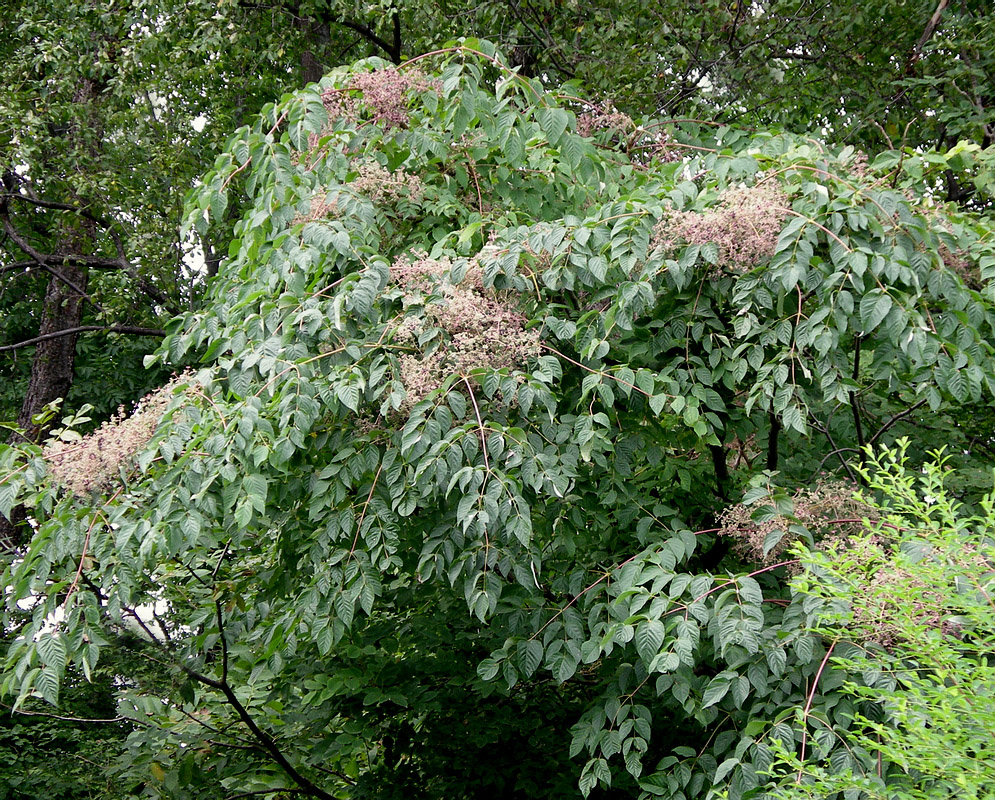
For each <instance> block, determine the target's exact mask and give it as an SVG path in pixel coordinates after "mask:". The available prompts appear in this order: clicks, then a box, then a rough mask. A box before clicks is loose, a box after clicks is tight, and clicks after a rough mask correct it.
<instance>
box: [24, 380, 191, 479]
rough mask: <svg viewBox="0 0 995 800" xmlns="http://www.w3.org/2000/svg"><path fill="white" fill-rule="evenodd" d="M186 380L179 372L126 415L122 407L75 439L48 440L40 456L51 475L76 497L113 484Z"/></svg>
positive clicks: (140, 447)
mask: <svg viewBox="0 0 995 800" xmlns="http://www.w3.org/2000/svg"><path fill="white" fill-rule="evenodd" d="M188 379H189V376H188V375H181V376H179V377H177V378H174V379H173V380H171V381H170V382H169V383H167V384H166V385H165V386H162V387H160V388H158V389H156V390H155V391H154V392H151V393H149V394H147V395H146V396H145V397H143V398H142V399H141V400H139V401H138V403H137V404H136V405H135V409H134V411H133V412H132V413H131V414H130V415H128V414H127V413H126V411H125V409H124V407H123V406H122V407H121V408H119V409H118V413H117V414H115V415H114V416H113V417H111V419H109V420H108V421H107V422H105V423H104V424H103V425H101V426H100V427H99V428H97V429H96V430H95V431H94V432H93V433H90V434H88V435H86V436H84V437H82V438H81V439H80V440H79V441H63V440H61V439H57V440H53V441H50V442H49V443H48V444H46V445H45V449H44V450H43V451H42V456H43V457H44V459H45V461H47V462H48V468H49V471H50V472H51V474H52V477H54V478H55V480H56V481H58V482H59V483H60V484H61V485H62V486H64V487H65V488H66V489H68V490H69V491H70V492H72V493H73V494H74V495H76V496H77V497H83V496H85V495H88V494H90V493H91V492H98V491H101V490H103V489H106V488H107V487H108V486H110V485H111V484H113V483H114V481H115V480H116V479H117V478H118V477H119V476H120V475H121V471H122V470H126V469H128V468H129V467H130V466H131V465H132V460H133V459H134V457H135V455H137V454H138V453H139V452H140V451H141V450H142V449H143V448H144V447H145V446H146V445H147V444H148V443H149V440H151V438H152V435H153V434H154V433H155V430H156V427H157V426H158V424H159V420H160V418H161V417H162V415H163V412H164V411H165V410H166V407H167V406H168V405H169V403H170V402H171V401H172V399H173V394H174V392H175V389H176V387H177V386H178V385H180V384H181V383H185V382H186V381H187V380H188Z"/></svg>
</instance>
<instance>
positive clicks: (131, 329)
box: [0, 325, 166, 353]
mask: <svg viewBox="0 0 995 800" xmlns="http://www.w3.org/2000/svg"><path fill="white" fill-rule="evenodd" d="M88 331H103V332H105V333H126V334H128V335H130V336H165V335H166V331H164V330H162V329H160V328H142V327H139V326H136V325H77V326H76V327H75V328H64V329H63V330H61V331H53V332H52V333H46V334H43V335H41V336H35V337H34V338H33V339H25V340H24V341H23V342H16V343H15V344H8V345H4V346H3V347H0V353H6V352H8V351H10V350H18V349H20V348H22V347H30V346H31V345H33V344H38V343H39V342H47V341H48V340H49V339H58V338H60V337H62V336H71V335H73V334H75V333H86V332H88Z"/></svg>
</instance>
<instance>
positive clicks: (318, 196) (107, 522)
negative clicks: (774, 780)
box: [0, 40, 995, 798]
mask: <svg viewBox="0 0 995 800" xmlns="http://www.w3.org/2000/svg"><path fill="white" fill-rule="evenodd" d="M582 134H583V135H582ZM965 152H967V151H964V150H963V149H962V150H961V151H955V152H951V153H945V154H941V153H928V154H923V155H909V156H907V157H902V158H900V159H896V158H894V157H893V155H892V154H886V155H885V156H883V157H881V158H880V159H875V160H874V161H872V162H870V163H868V159H867V158H866V156H864V155H863V154H862V153H860V152H857V151H855V150H853V149H852V148H844V149H835V148H832V147H830V146H828V145H824V144H821V143H819V142H816V141H812V140H808V139H802V138H798V137H793V136H789V135H774V134H763V133H745V132H742V131H737V130H734V129H730V128H722V129H718V130H712V129H710V128H708V127H707V126H701V125H697V124H693V123H686V124H682V125H678V124H675V123H670V124H666V125H663V124H653V123H644V124H641V125H639V124H636V123H634V122H633V121H632V120H631V119H630V118H628V117H627V116H625V115H623V114H620V113H617V112H612V111H606V110H605V109H604V108H603V107H601V106H592V105H591V104H589V103H587V102H586V101H585V100H584V99H583V98H582V97H580V96H578V95H577V94H576V92H575V90H572V89H569V88H565V89H561V90H558V91H552V90H550V89H549V88H548V87H547V86H545V85H544V84H543V82H542V81H540V80H536V79H529V78H526V77H523V76H521V75H520V74H517V73H516V72H515V71H514V70H512V69H511V68H510V67H509V66H508V65H507V63H506V62H505V61H504V59H503V57H502V56H501V55H500V54H499V53H498V52H496V51H495V49H494V47H493V46H491V45H489V44H488V43H486V42H481V41H476V40H466V41H464V42H462V43H461V44H458V45H455V46H451V47H446V48H443V49H441V50H438V51H435V52H433V53H430V54H428V55H426V56H423V57H420V58H415V59H412V60H411V61H409V62H407V63H406V64H405V65H403V66H402V67H395V66H393V65H390V64H389V63H387V62H384V61H381V60H378V59H370V60H366V61H362V62H359V63H358V64H356V65H355V66H353V67H351V68H342V69H338V70H335V71H333V72H332V73H331V74H330V75H328V76H326V77H325V78H324V79H322V81H321V82H320V84H318V85H312V86H311V87H309V88H307V89H305V90H302V91H300V92H296V93H294V94H289V95H286V96H284V97H283V98H282V99H281V100H280V101H279V102H277V103H275V104H271V105H269V106H267V107H266V108H264V109H263V112H262V114H261V116H260V118H259V120H258V121H256V122H255V123H254V124H253V125H252V126H249V127H245V128H242V129H240V130H239V131H238V132H236V134H235V135H234V136H233V137H232V138H231V140H230V141H229V143H228V145H227V147H226V149H225V151H224V153H223V154H222V155H220V156H219V157H218V159H217V161H216V162H215V166H214V169H213V170H212V171H211V172H209V173H208V174H207V175H206V176H205V177H204V179H203V182H202V186H201V187H200V188H199V189H198V190H197V191H196V192H195V193H194V194H193V195H192V197H191V198H190V200H189V203H188V225H190V226H191V227H192V228H193V229H195V230H197V231H199V232H200V233H201V234H208V233H209V232H210V230H211V226H212V225H215V224H217V223H218V221H219V220H223V219H224V215H225V212H226V209H227V207H228V205H229V204H230V203H232V202H233V198H237V199H239V201H240V202H244V203H245V207H246V208H247V211H246V213H245V214H244V216H242V217H241V219H240V221H239V222H237V224H236V225H235V229H234V238H233V240H232V242H231V246H230V248H229V250H228V258H227V260H226V262H225V264H224V266H223V268H222V270H221V273H220V275H219V277H218V279H217V281H216V282H215V283H214V285H213V288H212V295H211V300H212V303H211V304H210V305H209V306H208V307H207V308H206V309H204V310H203V311H198V312H195V313H190V314H188V315H187V316H185V317H182V318H179V319H177V320H176V321H175V322H174V323H172V325H171V326H170V328H169V331H168V334H167V336H166V337H165V340H164V343H163V345H162V347H161V348H160V349H159V351H158V352H157V354H156V355H155V356H153V357H151V359H150V362H151V363H155V364H158V365H166V366H169V367H173V368H175V369H176V370H177V371H178V372H180V370H182V369H183V368H184V367H190V368H189V369H188V370H187V371H185V372H181V373H180V374H179V375H178V376H177V377H176V378H175V379H174V381H173V382H171V383H170V384H168V385H166V386H165V387H163V388H162V389H160V390H159V391H158V392H156V393H154V395H152V396H150V397H149V398H148V399H147V400H146V402H145V405H144V407H143V408H144V410H143V411H142V412H140V413H138V414H136V415H135V416H134V417H131V418H127V419H120V420H115V421H112V422H110V423H108V424H107V425H106V426H105V427H104V428H103V429H101V430H100V431H98V432H96V433H95V434H92V435H90V436H87V437H84V438H81V439H80V438H78V437H75V436H74V435H73V434H72V432H71V430H66V431H63V432H60V433H58V435H57V437H56V439H55V440H54V441H52V442H50V443H49V444H47V445H45V446H44V447H39V446H34V445H30V444H23V445H18V446H8V447H4V448H3V450H0V467H2V474H3V477H2V478H0V512H2V513H4V514H9V513H10V511H11V509H12V508H13V507H15V506H16V505H18V504H21V505H23V506H24V507H26V508H27V509H28V511H29V513H30V515H31V517H32V518H33V519H34V520H35V522H36V525H37V526H36V527H35V528H34V530H33V536H32V538H31V541H30V543H29V544H28V545H27V546H26V547H25V548H24V549H23V551H22V552H21V553H19V555H18V558H17V559H16V560H15V561H13V562H12V563H10V564H9V566H8V567H7V570H6V572H5V573H4V583H5V586H6V587H7V604H6V612H5V613H6V621H7V624H8V626H16V627H17V629H18V635H17V638H16V639H15V641H14V643H13V645H12V646H11V648H10V652H9V654H8V657H7V660H6V662H5V672H4V676H5V677H4V683H3V688H4V690H5V691H6V692H7V693H9V694H11V695H13V696H15V697H16V698H17V702H25V701H26V700H27V699H28V698H30V697H32V696H34V695H37V696H40V697H42V698H44V699H46V700H48V701H50V702H53V703H54V702H56V701H57V699H58V691H59V683H60V680H61V678H62V675H63V673H64V671H65V670H66V669H67V667H70V666H71V667H72V668H73V669H78V670H80V671H82V672H83V673H85V674H90V672H91V671H92V670H93V669H94V668H95V666H96V664H97V660H98V658H99V654H100V651H101V648H102V646H103V645H104V643H105V642H106V641H107V640H108V638H109V636H110V635H112V634H118V633H120V632H121V631H122V630H128V631H133V632H137V634H138V635H139V638H140V640H141V642H140V644H138V645H136V646H138V647H140V649H142V650H143V652H144V653H145V654H146V655H147V656H148V658H149V659H152V660H154V662H155V663H157V664H158V665H160V667H161V668H162V669H165V670H169V671H171V674H172V675H173V676H174V685H173V688H172V690H170V691H164V689H163V687H162V685H161V684H157V685H156V686H155V691H144V690H143V687H142V686H141V685H140V684H136V685H131V686H126V687H124V688H123V689H122V693H121V694H122V696H121V705H120V709H121V713H123V714H127V715H130V716H131V717H132V718H133V719H134V720H135V722H136V730H135V732H134V733H133V734H132V737H131V742H130V747H129V749H128V752H127V756H126V757H125V759H124V761H123V762H122V764H121V765H120V769H121V771H122V773H121V774H122V775H123V776H124V777H125V778H127V779H130V780H133V781H141V780H148V785H147V786H146V789H145V791H147V792H151V793H152V794H155V793H159V794H160V795H165V796H177V795H178V794H181V793H185V794H186V796H190V797H216V796H218V794H217V793H218V791H219V787H221V788H222V789H224V790H225V791H227V792H229V793H230V794H231V795H233V796H235V795H238V794H243V795H244V794H245V793H259V794H262V795H265V794H266V793H271V794H272V795H273V796H278V795H279V792H281V791H287V792H295V793H299V794H303V795H305V796H313V797H326V798H327V797H341V796H345V797H362V796H365V795H367V794H370V793H372V792H374V791H376V792H377V793H379V794H383V793H384V792H389V791H394V792H396V793H397V794H398V796H401V795H406V796H410V795H412V794H416V795H419V796H438V797H442V796H445V797H460V796H465V797H470V796H477V795H479V794H480V793H487V792H489V791H501V792H506V793H508V794H516V793H517V795H520V796H558V795H561V794H562V795H565V796H568V795H569V794H571V793H572V792H575V791H576V790H577V786H578V782H579V788H580V790H581V791H582V792H583V793H584V794H589V793H591V792H592V791H595V790H596V791H599V792H611V791H616V792H618V793H619V794H620V795H624V796H631V795H633V794H639V793H640V792H641V793H642V794H643V795H644V796H647V797H648V796H665V797H678V796H681V795H683V796H706V795H707V794H709V793H713V794H719V793H727V794H728V795H729V796H730V797H733V798H739V797H743V796H745V795H746V794H747V793H749V792H750V791H751V790H753V789H755V788H757V787H758V786H760V785H762V784H763V783H764V782H765V781H767V779H768V775H767V773H768V771H769V769H770V768H771V765H772V764H774V763H775V762H774V756H773V755H772V751H771V748H770V746H769V744H768V741H767V740H768V739H770V738H772V737H774V735H775V734H776V738H777V739H778V740H779V741H782V742H785V741H793V740H794V737H795V735H796V733H797V732H796V731H795V730H793V729H791V727H790V725H789V723H788V722H787V721H788V720H790V719H791V718H792V713H793V711H794V710H795V709H797V708H799V707H805V709H806V716H805V720H804V722H803V724H809V722H810V721H814V720H817V721H822V722H824V728H825V730H827V731H829V732H830V734H831V735H824V734H823V733H820V732H818V731H816V732H815V733H814V734H813V741H814V742H815V743H816V744H815V745H812V744H811V743H809V739H808V736H807V735H806V736H805V737H801V735H800V734H798V735H799V744H801V741H804V742H805V744H804V745H801V747H802V748H804V747H806V746H807V747H808V750H807V752H808V754H809V756H810V757H815V758H818V759H827V760H828V761H829V762H830V763H832V764H834V765H836V766H837V767H838V768H839V769H841V770H843V769H851V770H854V771H857V772H860V771H864V770H872V769H876V765H875V764H873V763H870V761H873V759H870V761H868V760H864V759H862V758H861V757H860V756H859V754H858V755H854V754H853V753H852V752H851V751H850V750H848V749H847V742H846V736H845V733H844V732H845V729H846V727H847V725H848V724H849V723H848V720H849V716H850V715H851V714H852V705H848V702H849V701H848V700H847V699H846V698H848V697H849V696H850V695H849V694H847V693H846V692H844V691H843V690H842V689H841V684H842V681H843V676H844V675H845V674H846V673H845V672H844V670H843V668H842V667H841V668H840V670H839V671H836V672H834V671H833V670H831V669H827V667H826V663H827V659H828V650H827V647H826V643H825V642H824V640H823V638H822V637H821V636H820V635H818V634H816V633H813V632H811V631H810V630H809V627H808V619H807V611H806V607H805V601H804V597H803V596H801V595H799V596H795V595H794V594H792V592H791V589H790V586H789V582H790V569H791V567H792V565H793V562H794V559H792V558H791V557H790V556H789V555H787V554H785V555H784V556H783V557H782V558H781V559H780V560H775V559H772V558H771V557H770V556H771V554H772V553H775V554H776V553H777V552H780V550H781V549H782V548H786V546H787V545H789V544H790V543H791V542H793V541H794V540H797V539H801V540H806V541H809V543H811V544H815V543H816V542H817V541H818V540H821V537H835V539H834V541H835V540H838V539H839V537H845V536H847V535H852V534H853V528H854V526H857V527H859V525H860V521H859V520H860V518H861V517H862V516H863V515H872V514H873V513H874V511H873V508H872V507H870V506H866V505H864V504H863V503H864V501H862V500H860V499H859V498H856V497H855V495H854V491H855V490H856V489H857V484H858V483H859V482H860V480H861V468H862V466H863V463H862V462H863V459H864V455H863V453H864V452H865V451H864V450H863V448H864V447H865V446H878V445H882V444H888V443H890V442H892V441H894V439H895V437H896V436H898V435H900V434H902V433H905V432H909V431H915V432H916V434H917V439H918V441H919V442H920V446H922V447H925V446H929V444H930V443H931V441H933V440H944V439H945V440H948V441H949V440H950V439H951V438H952V437H957V436H964V435H966V434H965V433H964V432H963V431H962V432H957V429H956V428H955V427H954V426H948V425H947V424H946V416H945V415H948V414H950V413H952V411H953V409H955V408H956V407H958V406H963V405H964V404H971V403H975V404H978V405H979V406H981V405H985V404H987V403H988V402H989V401H988V399H987V398H989V397H990V394H991V391H992V388H993V386H995V363H993V358H992V347H991V344H990V342H991V341H992V336H993V323H995V313H993V312H995V308H993V305H992V301H991V297H990V292H989V290H988V289H987V288H986V287H987V285H988V281H989V280H990V277H991V274H990V273H991V272H992V270H993V268H995V256H993V253H992V248H993V246H995V245H993V241H992V236H991V233H992V228H991V223H990V221H989V220H987V219H986V218H985V217H983V216H981V215H977V214H969V213H966V212H963V211H950V210H948V209H947V208H946V207H944V206H943V205H942V204H941V203H940V202H939V201H938V200H937V199H935V198H934V196H933V194H932V187H933V186H934V185H935V178H936V176H940V175H942V174H943V171H944V170H957V169H959V168H961V167H963V165H964V163H965V161H964V159H965ZM972 153H974V151H970V152H968V155H971V154H972ZM971 163H976V162H971ZM162 405H165V406H166V407H167V408H166V411H165V412H164V413H163V414H162V416H161V422H160V423H159V425H158V428H157V429H156V430H155V431H154V432H153V430H152V428H151V427H150V425H149V424H148V422H149V420H148V419H147V417H148V415H149V414H153V415H154V416H155V417H156V418H158V417H159V411H158V410H156V409H158V408H160V407H161V406H162ZM152 410H155V411H154V412H153V411H152ZM107 442H114V443H115V448H114V452H108V448H107V447H106V443H107ZM961 450H963V451H966V453H967V455H963V456H961V459H962V461H966V462H967V466H971V464H972V463H973V462H970V461H969V459H970V454H971V450H970V448H969V447H965V448H961ZM920 455H921V453H920ZM910 456H911V457H917V456H916V454H915V453H910ZM823 473H826V476H825V477H826V482H825V483H822V484H818V483H816V479H817V478H818V477H819V476H820V475H822V474H823ZM831 477H832V478H835V480H833V481H832V482H830V481H829V478H831ZM813 486H815V489H814V490H812V487H813ZM806 489H807V490H808V491H807V492H806V491H805V490H806ZM744 492H745V498H744ZM741 498H743V499H744V500H745V502H747V503H749V504H752V505H754V506H755V507H756V510H755V511H754V513H752V514H742V513H739V514H738V516H737V514H736V513H734V512H729V511H727V512H726V513H725V514H724V515H722V516H721V517H720V518H718V521H717V522H716V520H717V515H718V514H719V512H720V511H721V510H722V509H723V508H726V507H728V506H731V505H735V504H736V503H738V502H739V500H740V499H741ZM855 514H856V515H857V516H856V517H854V515H855ZM771 523H773V524H771ZM761 526H766V528H763V535H762V536H758V535H757V531H758V530H761V529H762V528H761ZM536 720H543V721H545V720H549V721H550V722H551V723H552V724H555V726H556V727H554V728H553V729H552V730H551V731H550V730H546V731H544V730H543V726H541V725H537V724H536ZM811 724H815V723H814V722H812V723H811ZM460 726H462V727H460ZM779 726H780V727H779ZM453 728H455V729H456V734H454V731H453ZM785 729H786V730H787V733H784V731H785ZM806 730H807V729H806ZM782 734H783V735H782ZM526 743H527V744H526ZM510 748H514V753H515V755H514V757H513V758H507V756H506V755H505V756H497V755H495V751H497V752H502V751H503V749H510ZM523 750H527V752H526V753H525V754H524V755H523V754H522V753H523ZM813 753H814V756H813ZM803 755H804V753H803ZM467 764H469V765H472V768H470V767H464V766H463V765H467ZM539 765H542V766H539ZM550 765H553V766H554V767H555V768H552V769H551V768H550ZM384 787H388V788H386V789H385V788H384Z"/></svg>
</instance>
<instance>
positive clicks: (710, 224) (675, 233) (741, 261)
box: [652, 183, 788, 272]
mask: <svg viewBox="0 0 995 800" xmlns="http://www.w3.org/2000/svg"><path fill="white" fill-rule="evenodd" d="M787 203H788V200H787V198H786V196H785V195H784V193H783V192H782V191H781V190H780V189H779V188H778V187H777V186H776V185H775V184H773V183H761V184H757V185H756V186H749V187H742V188H734V189H726V190H725V191H724V192H723V193H722V195H721V196H720V197H719V202H718V204H717V205H716V206H715V207H714V208H711V209H709V210H708V211H677V210H674V211H671V212H670V213H669V214H667V215H666V216H665V217H664V218H663V219H661V220H660V222H658V223H657V225H656V227H655V228H654V229H653V240H652V245H653V246H654V247H659V248H662V249H663V250H666V251H673V250H675V249H677V248H678V247H680V246H682V245H686V244H696V245H702V244H707V243H709V242H714V243H715V244H717V245H718V247H719V265H720V268H722V269H724V270H727V271H732V272H744V271H746V270H748V269H750V268H751V267H754V266H756V265H757V264H759V263H761V262H762V261H766V260H767V259H769V258H770V257H771V256H772V255H774V252H775V251H776V250H777V239H778V236H779V235H780V233H781V225H782V223H783V221H784V217H785V216H786V214H787V211H786V208H787Z"/></svg>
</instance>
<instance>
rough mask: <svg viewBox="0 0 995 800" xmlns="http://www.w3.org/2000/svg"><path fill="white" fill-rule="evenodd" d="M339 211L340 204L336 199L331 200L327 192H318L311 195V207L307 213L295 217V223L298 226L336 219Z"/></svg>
mask: <svg viewBox="0 0 995 800" xmlns="http://www.w3.org/2000/svg"><path fill="white" fill-rule="evenodd" d="M338 210H339V209H338V204H337V203H336V202H335V198H334V197H333V198H332V199H331V200H329V199H328V194H327V193H326V192H325V191H317V192H315V193H314V194H313V195H311V205H310V206H309V207H308V211H307V213H306V214H298V215H297V216H295V217H294V219H293V223H294V224H295V225H296V224H298V223H301V222H315V221H316V220H319V219H327V218H328V217H334V216H335V215H336V214H338Z"/></svg>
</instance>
